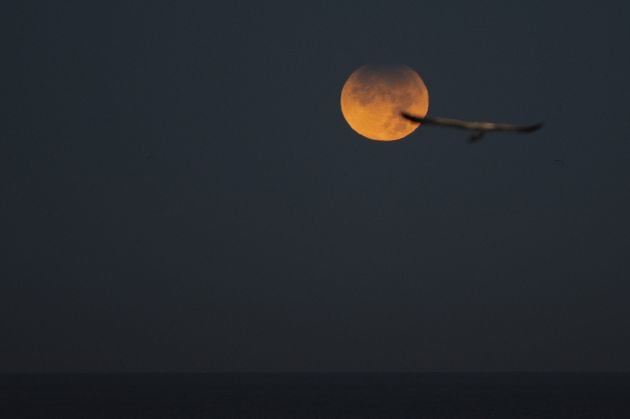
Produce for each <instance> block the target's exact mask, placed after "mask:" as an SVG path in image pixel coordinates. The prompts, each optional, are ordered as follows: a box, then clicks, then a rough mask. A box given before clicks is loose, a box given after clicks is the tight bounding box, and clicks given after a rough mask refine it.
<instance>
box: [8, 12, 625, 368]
mask: <svg viewBox="0 0 630 419" xmlns="http://www.w3.org/2000/svg"><path fill="white" fill-rule="evenodd" d="M555 4H558V5H555ZM559 4H564V5H562V6H559ZM1 9H2V10H1V11H0V15H2V21H3V22H2V31H3V35H2V38H3V41H2V42H3V43H5V44H6V45H4V47H3V53H2V56H3V60H2V68H0V75H1V80H2V82H1V83H2V93H1V99H0V105H1V106H2V109H1V111H2V119H1V123H0V159H1V160H0V176H1V179H2V180H1V183H0V186H1V190H0V192H1V195H0V196H1V201H0V212H1V215H2V217H1V220H2V221H0V223H1V224H0V232H1V233H0V251H1V254H2V260H1V264H0V336H1V338H0V371H92V370H99V371H149V370H160V371H161V370H190V371H249V370H257V371H259V370H265V371H269V370H272V371H273V370H283V371H284V370H290V371H295V370H309V371H311V370H312V371H327V370H350V371H367V370H405V371H407V370H408V371H416V370H418V371H429V370H431V371H459V370H488V371H489V370H629V369H630V304H629V303H628V301H629V294H630V257H629V253H630V221H629V218H628V215H629V213H630V188H629V182H630V165H629V164H628V161H629V158H630V118H629V117H628V104H629V103H630V88H629V83H628V74H630V55H629V54H628V52H627V51H628V44H629V41H630V26H629V25H628V15H629V14H630V3H628V2H621V1H599V2H590V1H589V2H586V1H572V2H570V3H567V2H549V1H540V2H533V1H530V2H520V3H516V2H506V1H475V2H471V1H464V0H462V1H450V2H449V1H437V0H435V1H430V2H429V1H415V0H413V1H412V0H409V1H392V0H389V1H363V2H360V3H359V2H353V3H352V4H340V3H339V2H296V1H292V2H287V3H284V4H283V3H279V2H262V1H249V2H246V1H229V2H224V4H219V2H211V1H187V2H175V1H152V2H146V1H142V2H140V1H129V0H127V1H119V2H118V1H106V2H105V1H103V2H86V1H64V2H48V1H42V2H27V1H19V2H18V1H16V2H7V3H3V5H2V6H1ZM370 62H371V63H402V64H406V65H408V66H410V67H412V68H414V69H415V70H416V71H418V72H419V73H420V74H421V75H422V77H423V79H424V81H425V82H426V84H427V86H428V88H429V91H430V96H431V107H430V111H429V112H430V114H432V115H434V116H446V117H461V118H466V119H473V120H494V121H503V122H515V123H529V122H537V121H538V120H544V121H545V122H546V125H545V127H544V128H543V130H542V131H540V132H538V133H536V134H532V135H529V136H517V135H509V134H508V135H504V134H495V135H489V136H488V137H487V138H486V139H485V140H484V141H482V142H481V143H480V144H478V145H472V146H471V145H469V144H467V143H466V138H467V136H466V134H464V133H462V132H459V131H453V130H448V129H443V128H434V127H422V128H421V129H419V130H418V131H417V132H416V133H414V134H413V135H412V136H410V137H408V138H407V139H405V140H403V141H399V142H394V143H379V142H373V141H368V140H365V139H363V138H361V137H359V136H358V135H357V134H355V133H354V132H353V131H352V130H351V129H350V128H349V127H348V126H347V124H346V123H345V121H344V120H343V118H342V115H341V112H340V107H339V95H340V91H341V87H342V85H343V83H344V81H345V79H346V78H347V77H348V76H349V74H350V73H351V72H352V71H353V70H355V69H356V68H357V67H359V66H361V65H363V64H365V63H370Z"/></svg>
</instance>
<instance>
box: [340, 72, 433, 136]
mask: <svg viewBox="0 0 630 419" xmlns="http://www.w3.org/2000/svg"><path fill="white" fill-rule="evenodd" d="M428 110H429V91H428V90H427V87H426V86H425V84H424V82H423V81H422V79H421V78H420V76H419V75H418V73H416V72H415V71H413V70H412V69H411V68H409V67H407V66H403V65H396V66H373V65H366V66H363V67H361V68H359V69H358V70H356V71H355V72H353V73H352V74H351V75H350V77H349V78H348V80H347V81H346V83H345V84H344V86H343V89H342V90H341V112H342V113H343V116H344V118H345V119H346V121H347V122H348V124H349V125H350V127H352V129H353V130H355V131H356V132H357V133H359V134H360V135H362V136H364V137H366V138H369V139H371V140H377V141H394V140H400V139H401V138H404V137H406V136H408V135H409V134H411V133H412V132H414V131H415V130H416V128H418V127H419V126H420V124H419V123H417V122H412V121H409V120H407V119H405V118H403V117H402V116H401V112H407V113H409V114H413V115H418V116H421V117H423V116H425V115H426V114H427V112H428Z"/></svg>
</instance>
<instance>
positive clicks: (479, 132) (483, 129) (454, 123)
mask: <svg viewBox="0 0 630 419" xmlns="http://www.w3.org/2000/svg"><path fill="white" fill-rule="evenodd" d="M401 115H402V116H403V117H404V118H406V119H408V120H410V121H413V122H417V123H420V124H427V125H436V126H442V127H452V128H459V129H464V130H468V131H473V134H472V136H471V137H470V138H469V142H470V143H477V142H479V141H481V139H482V138H483V137H484V136H485V134H486V133H488V132H515V133H530V132H534V131H538V130H539V129H540V128H542V126H543V123H542V122H538V123H536V124H530V125H513V124H501V123H496V122H471V121H462V120H459V119H452V118H436V117H432V116H417V115H412V114H409V113H407V112H402V113H401Z"/></svg>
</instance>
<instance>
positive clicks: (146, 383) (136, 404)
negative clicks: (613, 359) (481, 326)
mask: <svg viewBox="0 0 630 419" xmlns="http://www.w3.org/2000/svg"><path fill="white" fill-rule="evenodd" d="M0 418H2V419H11V418H46V419H54V418H63V419H73V418H83V419H88V418H118V419H126V418H239V419H241V418H280V419H282V418H296V419H297V418H340V419H345V418H357V419H358V418H361V419H370V418H388V419H397V418H401V419H402V418H427V419H429V418H430V419H439V418H450V419H452V418H467V419H471V418H472V419H474V418H504V419H505V418H519V419H525V418H554V419H561V418H572V419H574V418H592V419H607V418H623V419H630V374H621V373H619V374H617V373H588V374H583V373H554V374H549V373H499V374H490V373H483V374H477V373H465V374H456V373H431V374H427V373H421V374H412V373H404V374H399V373H379V374H376V373H335V374H329V373H325V374H324V373H318V374H306V373H304V374H301V373H300V374H297V373H278V374H266V373H265V374H262V373H259V374H232V373H229V374H228V373H225V374H180V373H173V374H157V373H156V374H42V375H39V374H5V375H0Z"/></svg>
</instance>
